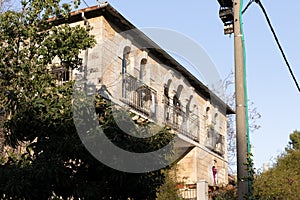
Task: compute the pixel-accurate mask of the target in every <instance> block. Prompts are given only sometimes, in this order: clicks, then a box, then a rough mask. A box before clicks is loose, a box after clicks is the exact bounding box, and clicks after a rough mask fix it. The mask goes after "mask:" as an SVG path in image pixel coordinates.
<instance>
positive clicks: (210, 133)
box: [205, 127, 225, 156]
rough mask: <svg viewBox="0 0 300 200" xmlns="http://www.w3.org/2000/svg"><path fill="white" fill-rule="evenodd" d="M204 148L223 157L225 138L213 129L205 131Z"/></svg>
mask: <svg viewBox="0 0 300 200" xmlns="http://www.w3.org/2000/svg"><path fill="white" fill-rule="evenodd" d="M205 146H206V147H207V148H209V149H210V150H211V151H213V152H215V153H217V154H219V155H221V156H223V155H224V153H225V137H224V136H223V135H221V134H220V133H219V132H218V131H216V130H215V129H214V128H213V127H210V128H208V129H207V138H206V141H205Z"/></svg>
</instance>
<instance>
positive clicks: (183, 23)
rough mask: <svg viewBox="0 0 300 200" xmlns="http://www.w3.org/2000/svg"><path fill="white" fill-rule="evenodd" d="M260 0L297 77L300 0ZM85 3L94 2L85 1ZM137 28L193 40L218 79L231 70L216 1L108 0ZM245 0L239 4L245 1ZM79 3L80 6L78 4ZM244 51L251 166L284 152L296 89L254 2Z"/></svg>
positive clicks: (294, 122) (297, 107)
mask: <svg viewBox="0 0 300 200" xmlns="http://www.w3.org/2000/svg"><path fill="white" fill-rule="evenodd" d="M280 2H282V1H274V0H273V1H272V0H262V3H263V5H264V7H265V9H266V10H267V12H268V15H269V17H270V19H271V22H272V24H273V27H274V29H275V31H276V33H277V36H278V37H279V40H280V42H281V44H282V46H283V49H284V51H285V53H286V55H287V58H288V60H289V62H290V64H291V66H292V68H293V71H294V73H295V75H296V77H297V78H298V80H299V81H300V56H299V53H300V39H299V38H298V36H299V35H300V28H299V27H300V26H299V25H300V22H299V21H298V18H299V17H297V15H296V13H298V12H299V10H298V9H299V8H300V1H297V0H291V1H289V3H286V4H284V5H283V4H281V3H280ZM86 3H87V4H88V5H89V6H93V5H97V1H96V0H86ZM109 3H110V4H111V5H112V6H113V7H114V8H115V9H116V10H118V11H119V12H120V13H121V14H122V15H123V16H124V17H125V18H127V19H128V20H129V21H130V22H131V23H132V24H134V25H135V26H136V27H137V28H145V27H157V28H164V29H170V30H175V31H177V32H180V33H181V34H184V35H186V36H187V37H190V38H191V39H193V40H194V41H196V42H197V43H198V44H199V45H201V47H202V48H203V49H204V50H205V51H206V53H207V54H208V55H209V57H210V58H211V60H212V61H213V62H214V64H215V65H216V67H217V69H218V71H219V73H220V76H221V78H223V79H224V78H225V77H226V76H227V75H228V74H229V73H230V72H232V71H233V70H234V48H233V35H232V36H231V37H230V36H228V35H226V36H225V35H224V34H223V24H222V22H221V20H220V18H219V16H218V12H219V4H218V2H217V0H212V1H209V0H206V1H204V0H189V1H176V0H175V1H174V0H173V1H171V0H163V1H161V0H151V1H145V0H142V1H141V0H130V1H128V0H127V1H125V0H110V1H109ZM247 3H248V1H247V0H246V1H245V2H244V4H245V5H246V4H247ZM82 7H85V6H84V5H82ZM243 24H244V32H245V42H246V55H247V83H248V97H249V100H250V101H252V102H254V104H255V107H256V108H257V110H258V112H259V113H260V114H261V115H262V117H261V119H259V120H258V121H257V123H258V124H259V125H261V128H260V129H259V130H257V131H256V132H254V133H252V134H251V143H252V151H253V155H254V164H255V167H256V169H260V168H261V167H262V165H263V163H272V162H274V160H275V158H276V157H277V156H278V155H279V154H280V153H281V152H283V151H284V148H285V147H286V146H287V144H288V141H289V134H290V133H292V132H293V131H294V130H297V129H298V130H299V131H300V123H299V118H298V117H299V113H300V104H299V103H300V93H299V92H298V91H297V88H296V86H295V85H294V83H293V80H292V78H291V76H290V74H289V72H288V70H287V67H286V65H285V63H284V60H283V58H282V56H281V54H280V52H279V50H278V47H277V46H276V43H275V40H274V38H273V36H272V34H271V31H270V29H269V27H268V25H267V23H266V20H265V17H264V15H263V13H262V11H261V10H260V8H259V6H258V5H257V4H256V3H253V4H252V5H251V6H250V7H249V9H248V10H247V11H246V12H245V14H244V15H243Z"/></svg>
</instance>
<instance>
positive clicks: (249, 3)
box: [242, 0, 255, 14]
mask: <svg viewBox="0 0 300 200" xmlns="http://www.w3.org/2000/svg"><path fill="white" fill-rule="evenodd" d="M254 1H255V0H250V1H249V2H248V4H247V5H246V7H245V8H244V10H243V11H242V14H244V13H245V12H246V10H247V9H248V8H249V7H250V5H251V4H252V3H253V2H254Z"/></svg>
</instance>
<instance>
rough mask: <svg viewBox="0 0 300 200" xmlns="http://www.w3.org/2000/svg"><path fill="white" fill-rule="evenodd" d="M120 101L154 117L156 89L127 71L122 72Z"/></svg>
mask: <svg viewBox="0 0 300 200" xmlns="http://www.w3.org/2000/svg"><path fill="white" fill-rule="evenodd" d="M122 101H123V102H124V103H126V104H127V105H128V106H129V107H130V108H131V109H133V110H135V111H137V112H139V113H141V114H143V115H146V116H147V117H151V118H155V115H156V91H155V90H154V89H152V88H151V87H149V86H148V85H146V84H144V83H143V82H142V81H140V80H138V79H137V78H136V77H134V76H132V75H130V74H128V73H124V74H123V82H122Z"/></svg>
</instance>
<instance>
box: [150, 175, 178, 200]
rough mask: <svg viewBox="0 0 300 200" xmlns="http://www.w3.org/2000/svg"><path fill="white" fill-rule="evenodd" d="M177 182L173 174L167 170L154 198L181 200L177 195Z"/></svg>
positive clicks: (159, 199)
mask: <svg viewBox="0 0 300 200" xmlns="http://www.w3.org/2000/svg"><path fill="white" fill-rule="evenodd" d="M177 184H178V183H177V181H176V178H175V176H174V175H173V174H171V173H170V171H167V172H166V178H165V181H164V184H163V185H161V186H160V187H159V189H158V190H157V198H156V200H170V199H172V200H182V198H181V197H180V196H179V190H178V188H177Z"/></svg>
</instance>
